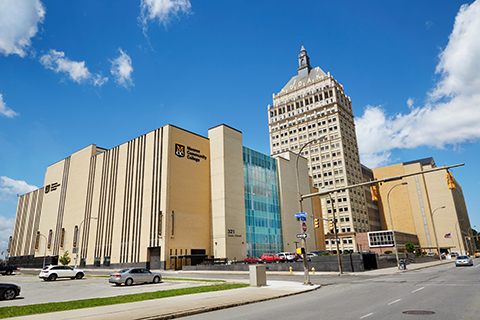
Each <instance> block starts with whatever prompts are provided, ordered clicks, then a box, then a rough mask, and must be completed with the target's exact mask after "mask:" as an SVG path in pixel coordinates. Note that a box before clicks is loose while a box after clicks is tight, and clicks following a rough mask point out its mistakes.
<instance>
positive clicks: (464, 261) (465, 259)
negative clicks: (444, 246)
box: [455, 256, 473, 267]
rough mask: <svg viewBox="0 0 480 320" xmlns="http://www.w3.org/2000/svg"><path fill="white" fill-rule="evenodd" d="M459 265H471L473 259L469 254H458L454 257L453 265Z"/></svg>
mask: <svg viewBox="0 0 480 320" xmlns="http://www.w3.org/2000/svg"><path fill="white" fill-rule="evenodd" d="M459 266H473V260H472V258H470V257H469V256H458V257H457V259H455V267H459Z"/></svg>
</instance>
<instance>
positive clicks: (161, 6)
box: [140, 0, 192, 33]
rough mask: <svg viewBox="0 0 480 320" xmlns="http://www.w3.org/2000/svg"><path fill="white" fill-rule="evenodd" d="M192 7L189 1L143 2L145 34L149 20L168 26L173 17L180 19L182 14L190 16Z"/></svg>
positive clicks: (151, 0)
mask: <svg viewBox="0 0 480 320" xmlns="http://www.w3.org/2000/svg"><path fill="white" fill-rule="evenodd" d="M191 7H192V5H191V4H190V1H189V0H141V3H140V8H141V13H140V21H141V23H142V26H143V31H144V33H145V32H146V30H147V22H148V20H157V19H158V23H160V24H163V25H164V26H166V25H167V23H168V21H169V20H170V18H171V17H172V16H174V17H178V15H179V14H180V13H185V14H189V13H190V9H191Z"/></svg>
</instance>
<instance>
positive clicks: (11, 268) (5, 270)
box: [0, 266, 18, 276]
mask: <svg viewBox="0 0 480 320" xmlns="http://www.w3.org/2000/svg"><path fill="white" fill-rule="evenodd" d="M17 270H18V269H17V267H15V266H0V273H1V274H5V275H7V276H9V275H11V274H12V273H13V272H15V271H17Z"/></svg>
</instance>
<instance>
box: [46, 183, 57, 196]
mask: <svg viewBox="0 0 480 320" xmlns="http://www.w3.org/2000/svg"><path fill="white" fill-rule="evenodd" d="M58 187H60V183H58V182H54V183H52V184H47V185H46V186H45V193H49V192H50V191H55V190H57V188H58Z"/></svg>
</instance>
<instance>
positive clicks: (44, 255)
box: [38, 232, 47, 270]
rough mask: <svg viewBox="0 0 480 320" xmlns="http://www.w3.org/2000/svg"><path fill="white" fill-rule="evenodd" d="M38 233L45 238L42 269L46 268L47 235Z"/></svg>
mask: <svg viewBox="0 0 480 320" xmlns="http://www.w3.org/2000/svg"><path fill="white" fill-rule="evenodd" d="M38 235H39V236H42V237H44V238H45V251H44V252H43V268H42V270H43V269H44V268H45V257H46V256H47V237H45V236H44V235H43V234H41V233H40V232H39V233H38Z"/></svg>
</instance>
